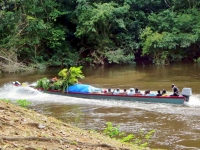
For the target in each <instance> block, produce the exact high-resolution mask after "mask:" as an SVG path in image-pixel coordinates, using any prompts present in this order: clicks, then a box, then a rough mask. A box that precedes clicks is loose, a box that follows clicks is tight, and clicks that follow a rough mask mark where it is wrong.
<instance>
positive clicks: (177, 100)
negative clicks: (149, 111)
mask: <svg viewBox="0 0 200 150" xmlns="http://www.w3.org/2000/svg"><path fill="white" fill-rule="evenodd" d="M38 90H41V91H43V92H45V93H49V94H57V95H66V96H69V97H76V98H87V99H99V100H101V99H104V100H125V101H139V102H150V103H169V104H183V103H184V102H185V101H189V96H186V95H184V96H183V95H180V96H142V95H131V96H129V95H125V94H117V95H113V94H109V93H79V92H62V91H58V90H43V89H38ZM184 90H190V88H187V89H183V91H184Z"/></svg>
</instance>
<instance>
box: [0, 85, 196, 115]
mask: <svg viewBox="0 0 200 150" xmlns="http://www.w3.org/2000/svg"><path fill="white" fill-rule="evenodd" d="M32 84H35V83H32ZM153 92H156V91H153ZM0 98H5V99H10V100H18V99H26V100H27V101H31V102H32V103H34V104H38V103H65V104H83V105H96V106H97V105H98V106H103V107H128V108H137V109H143V110H147V111H156V112H162V113H182V112H183V111H185V109H187V106H188V107H189V108H191V107H194V108H196V107H200V95H197V94H196V95H192V96H191V97H190V101H189V102H185V103H184V104H185V106H186V108H185V107H183V106H184V105H173V104H164V103H145V102H135V101H132V102H131V101H123V100H122V101H120V100H94V99H83V98H74V97H73V98H72V97H68V96H62V95H53V94H47V93H43V92H41V91H38V90H36V89H34V88H31V87H29V86H19V87H16V86H13V85H12V84H10V83H8V84H5V85H4V86H3V87H1V88H0Z"/></svg>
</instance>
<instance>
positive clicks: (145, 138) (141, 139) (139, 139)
mask: <svg viewBox="0 0 200 150" xmlns="http://www.w3.org/2000/svg"><path fill="white" fill-rule="evenodd" d="M106 125H107V127H106V128H105V129H104V131H103V133H104V134H106V135H108V136H110V137H111V138H115V139H119V140H120V141H122V142H128V143H132V144H135V145H138V146H139V147H147V146H148V145H149V140H150V138H151V137H152V136H153V134H154V133H155V130H151V131H149V132H147V133H145V132H144V130H140V132H139V134H138V135H137V136H136V135H133V134H126V133H125V132H120V130H119V127H120V126H119V125H117V126H113V124H112V122H107V123H106Z"/></svg>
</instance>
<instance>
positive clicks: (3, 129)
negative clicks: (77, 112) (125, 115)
mask: <svg viewBox="0 0 200 150" xmlns="http://www.w3.org/2000/svg"><path fill="white" fill-rule="evenodd" d="M0 149H3V150H11V149H12V150H13V149H18V150H24V149H26V150H55V149H56V150H64V149H69V150H118V149H120V150H138V149H139V148H138V147H136V146H133V145H129V144H124V143H121V142H120V141H117V140H114V139H110V138H109V137H107V136H104V135H102V134H100V133H96V132H95V131H86V130H82V129H79V128H76V127H73V126H71V125H69V124H67V123H64V122H61V121H59V120H57V119H55V118H53V117H47V116H45V115H42V114H39V113H37V112H35V111H33V110H30V109H26V108H22V107H20V106H15V105H13V104H11V103H7V102H4V101H0ZM147 149H148V148H147Z"/></svg>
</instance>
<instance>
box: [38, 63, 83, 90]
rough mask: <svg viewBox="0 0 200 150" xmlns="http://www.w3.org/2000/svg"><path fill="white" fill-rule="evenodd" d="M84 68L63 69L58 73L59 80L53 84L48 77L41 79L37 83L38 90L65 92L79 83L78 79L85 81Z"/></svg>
mask: <svg viewBox="0 0 200 150" xmlns="http://www.w3.org/2000/svg"><path fill="white" fill-rule="evenodd" d="M81 69H82V66H79V67H70V68H69V69H62V70H61V71H60V72H59V73H58V80H57V81H53V82H51V81H50V80H49V79H47V78H46V77H44V78H42V79H40V80H39V81H38V82H37V86H36V87H37V88H43V89H44V90H49V89H52V90H63V91H65V89H66V88H68V86H70V85H73V84H75V83H78V78H81V79H83V78H84V75H83V73H82V70H81Z"/></svg>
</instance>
